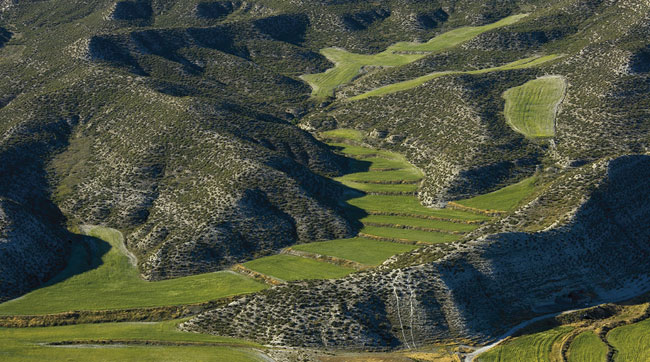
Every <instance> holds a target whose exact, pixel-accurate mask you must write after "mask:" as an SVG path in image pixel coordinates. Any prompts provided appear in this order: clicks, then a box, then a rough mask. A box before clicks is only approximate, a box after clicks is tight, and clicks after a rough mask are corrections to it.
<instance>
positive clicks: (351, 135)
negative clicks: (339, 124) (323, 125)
mask: <svg viewBox="0 0 650 362" xmlns="http://www.w3.org/2000/svg"><path fill="white" fill-rule="evenodd" d="M321 136H322V137H324V138H332V139H341V138H342V139H347V140H352V141H361V140H363V134H362V133H361V131H357V130H356V129H350V128H337V129H333V130H331V131H325V132H321Z"/></svg>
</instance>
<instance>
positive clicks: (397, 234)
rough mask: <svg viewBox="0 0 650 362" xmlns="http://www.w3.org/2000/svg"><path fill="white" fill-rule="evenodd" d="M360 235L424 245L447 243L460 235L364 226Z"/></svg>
mask: <svg viewBox="0 0 650 362" xmlns="http://www.w3.org/2000/svg"><path fill="white" fill-rule="evenodd" d="M361 232H362V233H364V234H369V235H374V236H379V237H382V238H391V239H405V240H412V241H423V242H426V243H448V242H451V241H455V240H458V239H460V238H461V237H462V236H461V235H456V234H447V233H439V232H435V231H422V230H414V229H402V228H390V227H378V226H365V227H364V228H363V229H362V230H361Z"/></svg>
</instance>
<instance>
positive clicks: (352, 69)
mask: <svg viewBox="0 0 650 362" xmlns="http://www.w3.org/2000/svg"><path fill="white" fill-rule="evenodd" d="M526 16H527V14H520V15H512V16H509V17H507V18H504V19H501V20H499V21H497V22H495V23H492V24H487V25H483V26H474V27H472V26H467V27H462V28H458V29H454V30H451V31H448V32H446V33H444V34H441V35H438V36H436V37H435V38H433V39H431V40H429V41H428V42H426V43H414V42H399V43H396V44H393V45H391V46H389V47H388V48H387V49H386V50H384V51H383V52H381V53H377V54H356V53H351V52H348V51H346V50H344V49H341V48H325V49H322V50H321V54H323V55H324V56H325V57H326V58H327V59H329V60H330V61H331V62H333V63H334V64H335V66H334V68H330V69H328V70H326V71H325V72H323V73H317V74H305V75H302V76H301V78H302V79H303V80H305V81H306V82H307V83H309V85H310V86H311V87H312V96H314V97H316V98H321V99H322V98H327V97H332V96H333V95H334V91H335V90H336V88H338V87H339V86H341V85H343V84H347V83H349V82H351V81H352V80H354V78H356V77H357V76H358V75H359V72H360V71H361V68H363V67H365V66H384V67H392V66H400V65H404V64H408V63H411V62H414V61H416V60H418V59H421V58H423V57H425V56H427V55H430V54H434V53H436V52H441V51H443V50H445V49H449V48H452V47H455V46H457V45H459V44H461V43H463V42H465V41H468V40H470V39H472V38H474V37H476V36H477V35H479V34H481V33H484V32H486V31H489V30H493V29H497V28H499V27H503V26H507V25H511V24H514V23H516V22H517V21H519V20H521V19H522V18H524V17H526Z"/></svg>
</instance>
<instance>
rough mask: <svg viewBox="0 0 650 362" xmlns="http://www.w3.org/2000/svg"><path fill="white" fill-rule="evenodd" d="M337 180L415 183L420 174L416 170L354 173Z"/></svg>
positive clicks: (419, 178) (420, 176) (420, 177)
mask: <svg viewBox="0 0 650 362" xmlns="http://www.w3.org/2000/svg"><path fill="white" fill-rule="evenodd" d="M338 179H339V180H345V181H366V182H372V181H378V182H387V181H395V182H398V181H408V182H415V181H419V180H421V179H422V174H421V173H420V172H419V171H418V170H416V169H409V170H396V171H370V172H356V173H351V174H347V175H345V176H342V177H339V178H338Z"/></svg>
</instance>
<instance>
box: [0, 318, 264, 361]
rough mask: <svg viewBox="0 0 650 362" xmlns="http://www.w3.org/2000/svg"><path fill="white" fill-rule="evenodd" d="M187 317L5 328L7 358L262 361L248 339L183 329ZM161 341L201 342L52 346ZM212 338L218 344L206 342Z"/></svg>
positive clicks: (2, 353)
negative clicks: (173, 319) (80, 343)
mask: <svg viewBox="0 0 650 362" xmlns="http://www.w3.org/2000/svg"><path fill="white" fill-rule="evenodd" d="M180 322H182V321H165V322H159V323H101V324H78V325H71V326H60V327H36V328H0V360H3V361H224V362H226V361H228V362H229V361H233V362H244V361H262V360H263V359H262V358H261V357H260V356H259V355H258V354H257V353H256V352H254V351H252V350H250V348H260V347H261V346H259V345H257V344H255V343H252V342H248V341H243V340H238V339H234V338H228V337H219V336H212V335H207V334H198V333H187V332H181V331H179V330H177V328H176V325H177V324H179V323H180ZM100 340H104V341H107V340H114V341H115V340H119V341H157V342H183V343H188V342H189V343H197V345H193V346H160V345H147V346H145V345H125V344H121V345H117V346H116V345H98V344H95V345H78V346H67V347H54V346H47V345H45V344H46V343H52V342H62V341H100ZM201 343H210V344H215V345H201Z"/></svg>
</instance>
